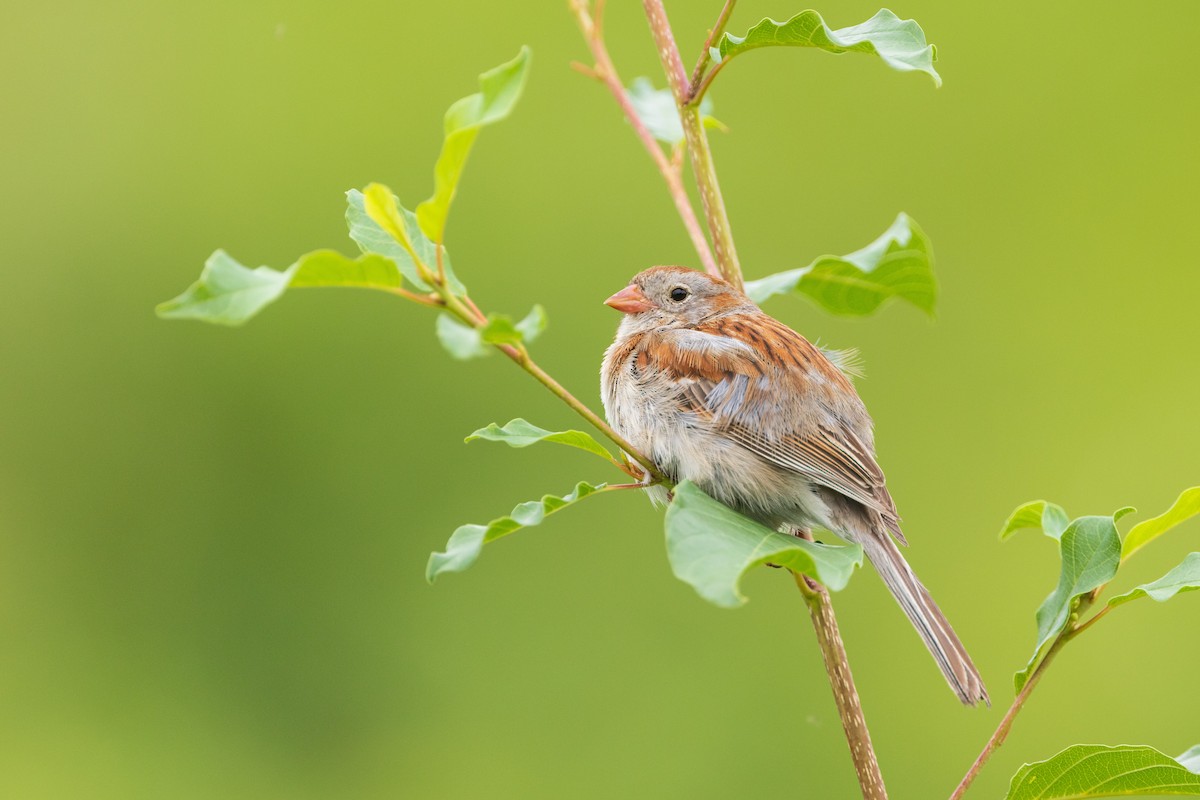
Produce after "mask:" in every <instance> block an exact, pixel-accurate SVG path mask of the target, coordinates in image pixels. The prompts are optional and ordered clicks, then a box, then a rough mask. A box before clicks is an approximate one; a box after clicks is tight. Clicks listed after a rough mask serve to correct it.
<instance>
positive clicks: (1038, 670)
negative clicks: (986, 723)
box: [950, 587, 1112, 800]
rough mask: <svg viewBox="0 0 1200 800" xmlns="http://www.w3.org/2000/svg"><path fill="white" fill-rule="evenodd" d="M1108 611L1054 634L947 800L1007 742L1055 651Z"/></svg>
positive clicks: (1087, 601)
mask: <svg viewBox="0 0 1200 800" xmlns="http://www.w3.org/2000/svg"><path fill="white" fill-rule="evenodd" d="M1103 588H1104V587H1099V588H1098V589H1097V590H1096V591H1094V592H1092V593H1091V594H1090V595H1086V596H1085V597H1083V598H1082V599H1081V601H1080V604H1079V608H1077V609H1076V614H1082V613H1083V612H1084V611H1086V610H1087V609H1088V607H1090V606H1091V605H1092V603H1094V602H1095V600H1096V596H1097V595H1098V594H1099V590H1100V589H1103ZM1111 609H1112V606H1105V607H1104V608H1102V609H1100V611H1098V612H1097V613H1096V614H1095V615H1093V616H1092V618H1091V619H1089V620H1088V621H1087V622H1084V623H1083V624H1082V625H1079V624H1073V625H1069V626H1068V627H1067V628H1066V629H1065V630H1063V631H1062V632H1061V633H1059V634H1058V636H1057V637H1056V638H1055V639H1054V643H1053V644H1051V645H1050V649H1049V650H1047V651H1046V655H1045V657H1044V658H1042V660H1041V661H1040V662H1038V664H1037V666H1035V667H1034V668H1033V672H1031V673H1030V674H1029V678H1028V679H1026V681H1025V685H1024V686H1022V687H1021V691H1020V692H1019V693H1018V694H1017V696H1016V698H1015V699H1014V700H1013V702H1012V705H1011V706H1009V707H1008V711H1007V712H1006V713H1005V714H1004V719H1002V720H1000V724H999V725H998V726H997V727H996V730H995V732H994V733H992V737H991V738H990V739H988V741H987V744H985V745H984V746H983V750H982V751H980V753H979V756H978V757H976V759H975V762H974V763H973V764H971V768H970V769H969V770H967V774H966V775H964V776H963V779H962V780H961V781H960V782H959V784H958V787H957V788H955V790H954V794H952V795H950V800H962V796H963V795H964V794H966V791H967V788H968V787H970V785H971V783H972V782H973V781H974V780H975V778H976V777H978V775H979V770H981V769H983V765H984V764H986V763H987V761H988V759H989V758H991V756H992V753H993V752H995V750H996V748H998V747H1000V745H1002V744H1004V740H1005V739H1006V738H1008V732H1009V731H1010V730H1012V726H1013V722H1014V721H1016V718H1017V714H1018V713H1020V711H1021V709H1022V708H1023V707H1024V706H1025V701H1026V700H1028V699H1029V695H1030V694H1031V693H1032V692H1033V687H1034V686H1037V683H1038V681H1039V680H1041V678H1042V674H1043V673H1044V672H1045V671H1046V670H1047V669H1048V668H1049V667H1050V662H1052V661H1053V660H1054V657H1055V656H1056V655H1058V651H1059V650H1061V649H1062V648H1063V646H1064V645H1066V643H1067V642H1069V641H1071V640H1072V639H1074V638H1075V637H1076V636H1078V635H1079V634H1081V633H1083V632H1084V631H1086V630H1087V629H1088V628H1090V627H1092V626H1093V625H1094V624H1096V622H1097V621H1098V620H1100V619H1101V618H1102V617H1104V615H1105V614H1107V613H1108V612H1109V611H1110V610H1111Z"/></svg>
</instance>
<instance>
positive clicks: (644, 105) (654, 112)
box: [628, 78, 725, 147]
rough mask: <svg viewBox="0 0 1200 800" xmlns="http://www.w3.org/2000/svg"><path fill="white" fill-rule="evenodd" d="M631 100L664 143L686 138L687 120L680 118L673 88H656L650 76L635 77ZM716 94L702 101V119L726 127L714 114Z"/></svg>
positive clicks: (630, 95)
mask: <svg viewBox="0 0 1200 800" xmlns="http://www.w3.org/2000/svg"><path fill="white" fill-rule="evenodd" d="M628 95H629V102H630V103H631V104H632V105H633V111H634V113H635V114H637V117H638V119H640V120H641V121H642V124H643V125H645V126H646V130H648V131H650V135H651V136H653V137H654V138H655V139H657V140H658V141H660V142H663V143H664V144H668V145H671V146H672V147H674V146H675V145H677V144H679V143H680V142H682V141H683V140H684V135H683V123H681V122H680V121H679V107H678V106H677V105H675V95H674V94H672V93H671V90H670V89H655V88H654V84H653V83H651V82H650V79H649V78H634V79H633V83H631V84H629V90H628ZM712 108H713V104H712V98H711V97H710V96H709V95H707V94H706V95H705V96H704V98H703V99H702V100H701V101H700V120H701V122H703V123H704V125H705V127H709V128H719V129H721V130H724V129H725V126H724V125H723V124H721V123H720V122H719V121H717V119H716V118H715V117H713V115H712Z"/></svg>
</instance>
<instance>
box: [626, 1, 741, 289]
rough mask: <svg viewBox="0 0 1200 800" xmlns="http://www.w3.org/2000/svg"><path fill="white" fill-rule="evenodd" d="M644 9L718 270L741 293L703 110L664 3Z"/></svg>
mask: <svg viewBox="0 0 1200 800" xmlns="http://www.w3.org/2000/svg"><path fill="white" fill-rule="evenodd" d="M642 6H643V8H644V9H645V11H646V18H647V20H649V22H650V32H651V34H653V36H654V42H655V44H656V45H657V46H658V57H659V60H660V61H662V66H663V72H665V73H666V74H667V82H668V83H669V84H670V85H671V92H672V93H673V94H674V95H675V104H676V105H677V106H678V107H679V121H680V123H682V125H683V135H684V136H685V137H686V139H687V145H688V152H689V153H691V156H692V171H693V172H695V173H696V183H697V184H698V185H699V187H700V201H701V204H702V205H703V206H704V217H705V219H706V221H707V222H708V232H709V234H710V235H711V236H712V241H713V251H714V252H715V253H716V257H717V267H718V269H720V271H721V277H723V278H724V279H725V280H727V281H729V282H730V283H732V284H733V285H734V286H735V287H737V288H738V289H741V288H742V268H741V265H740V264H739V263H738V257H737V250H736V248H735V247H734V245H733V231H732V230H731V229H730V227H729V215H728V214H727V213H726V212H725V201H724V199H723V198H722V197H721V186H720V184H718V183H717V172H716V168H715V167H714V166H713V160H712V152H711V151H710V150H709V148H708V136H707V135H706V134H705V133H704V126H703V125H702V124H701V123H700V109H699V108H698V107H696V106H694V105H690V104H689V103H690V100H691V98H690V91H691V87H690V85H689V84H688V76H687V73H686V72H685V71H684V68H683V59H681V58H680V57H679V48H678V47H676V46H675V36H674V34H673V33H671V23H670V21H669V20H668V19H667V10H666V9H665V8H663V4H662V0H642Z"/></svg>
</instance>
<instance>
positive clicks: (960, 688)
mask: <svg viewBox="0 0 1200 800" xmlns="http://www.w3.org/2000/svg"><path fill="white" fill-rule="evenodd" d="M860 541H861V542H862V545H863V550H864V551H865V552H866V554H867V558H869V559H870V560H871V563H872V564H873V565H874V567H875V569H876V570H877V571H878V572H879V575H880V577H882V578H883V582H884V583H885V584H886V585H887V587H888V589H890V590H891V592H892V594H893V595H895V597H896V600H897V602H899V603H900V607H901V608H902V609H904V613H905V614H907V615H908V618H909V619H910V620H911V621H912V624H913V627H914V628H916V629H917V633H919V634H921V639H922V640H924V642H925V646H926V647H928V648H929V652H930V653H931V654H932V655H933V660H934V661H936V662H937V665H938V667H940V668H941V670H942V674H943V675H945V676H946V681H947V683H949V684H950V688H951V689H953V690H954V693H955V694H956V695H958V699H959V700H961V701H962V702H963V703H965V704H966V705H969V706H973V705H975V704H977V703H979V702H980V701H982V702H984V703H987V704H988V705H989V706H990V705H991V700H990V699H989V698H988V693H987V689H986V688H984V685H983V678H981V677H980V675H979V670H977V669H975V665H974V664H973V663H971V657H970V656H969V655H967V650H966V648H965V647H963V644H962V642H960V641H959V639H958V636H956V635H955V634H954V629H953V628H951V627H950V623H949V622H948V621H947V620H946V616H945V615H944V614H942V610H941V609H940V608H938V606H937V603H935V602H933V598H932V597H930V596H929V592H928V590H926V588H925V587H924V586H922V585H921V581H920V580H918V579H917V576H916V574H915V573H914V572H913V571H912V567H910V566H909V565H908V562H907V561H905V560H904V556H903V555H901V553H900V548H898V547H897V546H896V543H895V542H893V541H892V537H891V536H889V535H888V534H887V533H885V532H884V531H882V530H880V531H878V532H877V533H875V534H874V535H870V536H864V537H861V539H860Z"/></svg>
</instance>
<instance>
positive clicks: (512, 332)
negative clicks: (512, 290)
mask: <svg viewBox="0 0 1200 800" xmlns="http://www.w3.org/2000/svg"><path fill="white" fill-rule="evenodd" d="M479 338H480V339H482V340H483V341H484V342H486V343H488V344H520V343H521V332H520V331H519V330H517V326H516V323H514V322H513V321H512V317H510V316H508V315H507V314H488V318H487V324H486V325H484V326H483V327H482V328H480V329H479Z"/></svg>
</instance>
